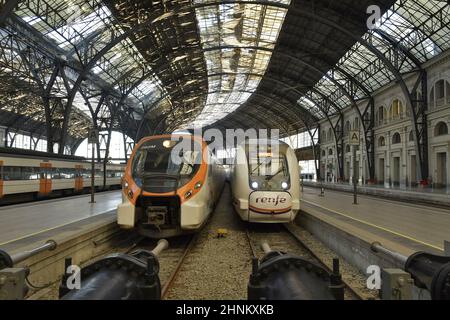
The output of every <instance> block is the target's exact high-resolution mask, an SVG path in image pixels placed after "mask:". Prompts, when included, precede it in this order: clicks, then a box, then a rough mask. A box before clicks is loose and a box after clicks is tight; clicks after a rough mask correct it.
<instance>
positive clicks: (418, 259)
mask: <svg viewBox="0 0 450 320" xmlns="http://www.w3.org/2000/svg"><path fill="white" fill-rule="evenodd" d="M371 249H372V251H374V252H376V253H380V252H381V253H383V254H385V255H387V256H389V257H391V258H393V259H394V260H395V261H397V262H399V263H400V264H401V265H402V266H403V270H404V271H406V272H408V273H409V274H410V275H411V277H412V278H413V280H414V284H415V285H416V286H417V287H419V288H421V289H426V290H428V291H429V292H430V295H431V299H433V300H450V257H447V256H439V255H435V254H431V253H427V252H423V251H419V252H416V253H413V254H412V255H410V256H409V257H406V256H404V255H402V254H400V253H398V252H395V251H392V250H389V249H387V248H385V247H384V246H383V245H382V244H381V243H379V242H374V243H372V245H371Z"/></svg>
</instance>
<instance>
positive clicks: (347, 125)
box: [345, 120, 351, 134]
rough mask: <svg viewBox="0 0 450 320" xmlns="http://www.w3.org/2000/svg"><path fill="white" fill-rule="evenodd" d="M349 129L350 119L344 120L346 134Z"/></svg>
mask: <svg viewBox="0 0 450 320" xmlns="http://www.w3.org/2000/svg"><path fill="white" fill-rule="evenodd" d="M350 130H351V127H350V121H348V120H347V122H345V133H346V134H348V133H349V131H350Z"/></svg>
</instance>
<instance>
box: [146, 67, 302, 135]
mask: <svg viewBox="0 0 450 320" xmlns="http://www.w3.org/2000/svg"><path fill="white" fill-rule="evenodd" d="M226 74H234V73H220V74H211V75H209V76H208V77H214V76H217V75H226ZM245 74H247V73H245ZM247 75H252V74H249V73H248V74H247ZM253 75H257V76H260V77H262V75H259V74H253ZM266 79H270V80H271V81H273V82H277V83H279V84H282V85H284V86H286V83H285V82H283V81H280V80H278V79H274V78H269V77H266ZM178 89H179V88H178ZM293 90H295V89H293ZM219 92H220V91H219ZM255 92H256V91H255ZM165 98H166V96H163V97H161V98H160V99H158V100H156V101H155V102H154V103H153V104H152V105H151V107H150V108H148V109H147V111H146V113H145V115H144V117H143V119H145V117H146V116H147V114H148V113H149V112H150V111H151V110H152V109H153V106H154V105H158V104H159V103H160V102H161V101H163V100H164V99H165ZM288 101H289V100H288ZM291 103H292V104H293V105H294V106H295V107H296V108H297V103H296V102H292V101H291ZM291 111H292V112H293V111H294V110H291ZM294 114H295V113H294ZM295 115H296V114H295ZM140 127H141V126H140ZM138 132H140V130H138Z"/></svg>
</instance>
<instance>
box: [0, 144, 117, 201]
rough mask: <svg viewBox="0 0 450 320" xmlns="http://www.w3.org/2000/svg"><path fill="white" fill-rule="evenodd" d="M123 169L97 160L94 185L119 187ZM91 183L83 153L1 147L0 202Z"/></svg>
mask: <svg viewBox="0 0 450 320" xmlns="http://www.w3.org/2000/svg"><path fill="white" fill-rule="evenodd" d="M123 171H124V165H123V164H122V165H121V164H107V165H106V171H104V170H103V164H96V165H95V186H96V188H97V189H113V188H120V185H121V179H122V175H123ZM105 175H106V176H105ZM90 186H91V163H90V162H89V161H88V160H87V159H85V158H83V157H75V156H68V155H57V154H51V153H46V152H39V151H30V150H24V149H16V148H0V205H2V204H11V203H20V202H25V201H32V200H36V199H41V198H48V197H54V196H62V195H70V194H77V193H82V192H83V191H87V190H88V189H90Z"/></svg>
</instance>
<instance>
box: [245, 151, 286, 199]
mask: <svg viewBox="0 0 450 320" xmlns="http://www.w3.org/2000/svg"><path fill="white" fill-rule="evenodd" d="M247 156H248V169H249V180H250V181H249V182H250V187H251V188H252V189H255V190H266V191H275V190H283V189H288V188H289V182H290V181H289V170H288V165H287V160H286V156H285V155H284V154H282V153H280V152H278V153H272V152H260V151H255V152H251V151H250V152H248V153H247Z"/></svg>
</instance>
